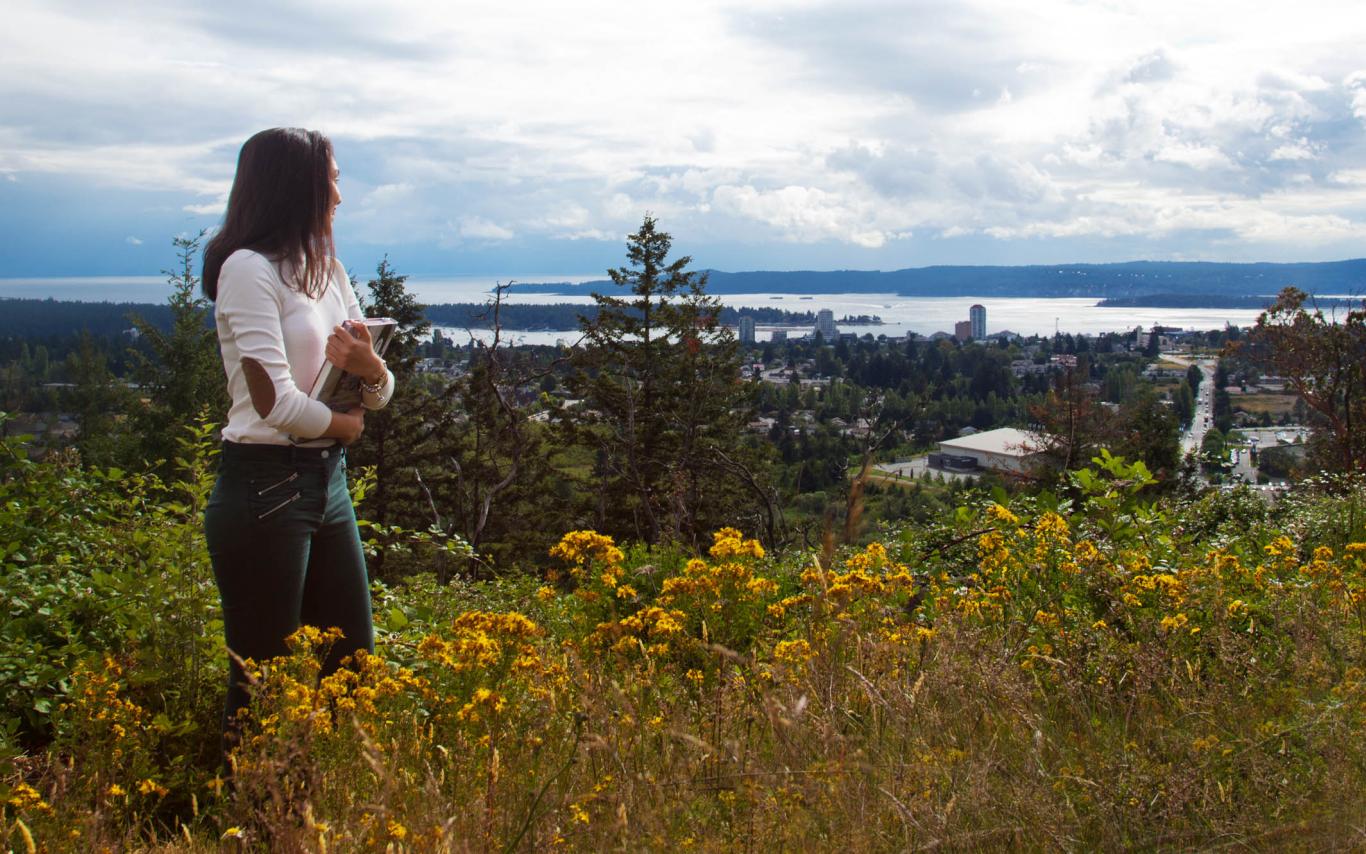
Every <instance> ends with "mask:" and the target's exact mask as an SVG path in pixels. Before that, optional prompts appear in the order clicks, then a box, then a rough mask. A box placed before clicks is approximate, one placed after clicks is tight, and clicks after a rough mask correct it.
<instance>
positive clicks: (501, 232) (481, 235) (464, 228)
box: [459, 216, 515, 240]
mask: <svg viewBox="0 0 1366 854" xmlns="http://www.w3.org/2000/svg"><path fill="white" fill-rule="evenodd" d="M459 233H460V236H461V237H464V238H467V239H470V240H511V239H512V238H513V237H514V236H515V235H514V234H513V233H512V231H511V230H509V229H506V228H504V227H503V226H501V225H498V224H497V223H495V222H491V221H489V220H487V219H484V218H483V217H481V216H464V217H461V218H460V228H459Z"/></svg>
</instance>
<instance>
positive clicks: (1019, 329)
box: [0, 274, 1258, 344]
mask: <svg viewBox="0 0 1366 854" xmlns="http://www.w3.org/2000/svg"><path fill="white" fill-rule="evenodd" d="M600 278H602V276H601V274H596V275H567V276H547V275H544V274H538V275H534V276H526V277H522V278H520V279H519V278H518V277H516V276H513V277H508V278H494V277H490V276H459V277H444V278H437V277H431V278H427V277H420V276H413V277H410V278H409V280H408V288H409V291H410V292H412V293H413V294H415V295H416V296H417V298H418V299H419V300H420V301H422V302H426V303H468V302H476V303H477V302H486V301H488V300H489V299H491V291H492V288H493V287H494V286H495V285H496V284H498V283H500V282H502V283H506V282H508V281H512V282H514V284H513V285H512V286H511V288H510V289H509V291H508V293H507V295H506V300H507V301H508V302H510V303H533V304H534V303H572V304H588V303H591V302H592V299H591V298H590V297H589V296H587V295H556V294H547V293H519V292H518V289H517V286H516V284H515V282H516V281H529V282H530V281H534V282H546V281H564V282H571V283H578V282H585V281H591V280H595V279H600ZM169 293H170V288H169V286H168V285H167V284H166V281H165V279H164V278H162V277H158V276H134V277H115V276H108V277H85V278H62V279H0V297H30V298H42V299H45V298H48V297H51V298H53V299H58V300H79V301H83V302H99V301H109V302H163V301H164V300H165V299H166V297H167V295H168V294H169ZM721 301H722V303H723V304H725V305H728V306H733V307H735V308H736V309H740V310H743V309H744V308H746V307H756V308H762V307H768V308H781V309H786V310H788V311H810V312H813V313H814V312H817V311H819V310H820V309H823V308H828V309H830V310H831V311H832V312H834V314H835V318H836V321H837V325H839V324H838V319H839V318H840V317H842V316H844V315H858V314H868V315H878V316H880V317H881V318H882V320H883V323H882V324H881V325H877V326H840V329H841V331H843V332H856V333H858V334H860V335H861V334H863V333H865V332H870V333H872V334H873V335H886V336H888V337H903V336H905V335H906V333H908V332H914V333H916V334H919V335H932V334H934V333H935V332H950V333H951V332H953V325H954V323H955V322H957V321H960V320H967V319H968V307H969V306H971V305H973V304H975V303H980V304H981V305H983V306H985V307H986V310H987V332H988V333H994V332H1000V331H1003V330H1010V331H1012V332H1016V333H1019V334H1021V335H1051V334H1053V333H1054V332H1055V331H1057V332H1067V333H1072V334H1079V333H1080V334H1092V335H1094V334H1096V333H1099V332H1120V331H1126V330H1130V329H1133V328H1134V327H1142V328H1144V329H1149V328H1151V327H1152V326H1153V325H1154V324H1160V325H1162V326H1171V327H1177V328H1181V329H1221V328H1223V327H1224V326H1225V325H1228V324H1232V325H1234V326H1251V325H1252V324H1253V323H1255V322H1256V320H1257V315H1258V312H1257V311H1256V310H1253V309H1179V308H1104V307H1101V306H1098V305H1096V303H1097V302H1098V301H1099V298H1091V297H1068V298H1061V299H1049V298H1043V299H1040V298H1032V297H1014V298H1001V297H976V296H972V295H970V294H968V295H964V296H961V297H903V296H898V295H897V294H866V293H856V294H813V295H802V296H798V295H796V294H781V293H754V294H726V295H722V296H721ZM776 328H784V327H773V326H766V325H760V326H759V327H758V328H757V329H756V337H757V338H758V339H759V340H761V341H764V340H768V338H769V337H770V336H771V335H772V333H773V331H774V329H776ZM444 331H445V332H446V333H447V334H448V335H450V336H452V337H455V338H456V340H461V339H462V338H463V337H464V336H465V334H466V333H465V330H463V329H446V330H444ZM807 331H808V330H807V328H806V327H797V328H789V332H790V334H793V335H800V334H805V333H806V332H807ZM476 334H479V333H478V331H476ZM507 337H509V338H511V339H512V341H514V342H517V343H526V344H555V343H557V342H564V343H572V342H573V341H574V339H575V337H576V336H575V334H574V332H573V330H564V331H559V332H555V331H550V332H545V331H537V332H516V331H511V332H507Z"/></svg>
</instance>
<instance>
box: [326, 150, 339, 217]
mask: <svg viewBox="0 0 1366 854" xmlns="http://www.w3.org/2000/svg"><path fill="white" fill-rule="evenodd" d="M328 175H329V177H330V179H331V180H330V181H329V184H330V186H331V188H332V209H331V214H332V216H334V217H335V216H336V215H337V205H339V204H341V190H339V189H337V179H338V178H340V177H341V170H340V169H338V168H337V161H336V159H335V158H333V160H332V162H331V163H330V164H329V165H328Z"/></svg>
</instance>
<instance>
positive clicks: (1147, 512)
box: [0, 432, 1366, 851]
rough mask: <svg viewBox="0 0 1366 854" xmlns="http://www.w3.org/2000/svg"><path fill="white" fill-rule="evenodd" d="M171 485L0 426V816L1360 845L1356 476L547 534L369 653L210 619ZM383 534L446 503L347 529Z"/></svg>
mask: <svg viewBox="0 0 1366 854" xmlns="http://www.w3.org/2000/svg"><path fill="white" fill-rule="evenodd" d="M211 448H212V445H211V443H210V442H209V440H208V434H207V432H205V433H201V434H199V435H198V436H196V437H192V438H191V439H189V440H187V441H186V442H185V445H184V449H183V450H184V455H183V459H182V460H180V472H181V474H180V475H179V476H178V477H177V478H176V479H174V480H172V481H162V480H159V479H156V478H153V477H150V476H145V475H138V476H135V475H130V474H127V473H124V472H117V471H104V472H100V471H95V472H92V471H88V470H83V469H81V468H80V467H78V466H75V465H71V464H66V463H63V461H61V460H54V461H49V462H45V463H31V462H27V461H25V460H22V459H21V458H19V457H17V456H11V458H9V459H8V460H7V461H6V462H5V463H4V466H5V469H4V477H3V480H2V481H0V493H3V501H0V519H2V520H3V531H4V535H3V536H0V551H2V552H3V573H4V574H3V580H2V581H0V599H3V607H4V613H5V623H4V627H3V630H2V631H3V635H4V643H3V645H2V646H0V715H3V718H0V726H3V730H2V731H0V732H2V733H3V746H2V747H0V760H3V766H0V767H2V769H3V771H2V772H0V819H2V825H3V829H4V833H5V834H6V839H5V842H6V845H7V847H8V848H10V849H12V850H17V851H25V850H29V851H44V850H46V851H62V850H82V851H84V850H99V849H101V848H104V849H108V850H135V849H146V850H158V851H167V850H191V851H199V850H202V851H220V850H229V851H232V850H272V851H275V850H303V851H370V850H376V851H383V850H393V851H519V850H535V851H540V850H559V849H563V850H591V851H602V850H629V851H650V850H653V851H665V850H669V851H672V850H698V851H783V850H787V851H810V850H842V851H883V850H906V849H913V850H938V849H951V850H994V849H1007V848H1009V849H1015V848H1024V849H1031V850H1036V849H1059V850H1075V851H1089V850H1096V849H1107V850H1117V849H1127V848H1134V847H1137V848H1144V849H1190V848H1219V847H1225V848H1233V849H1238V850H1284V849H1304V850H1324V849H1340V848H1353V847H1355V848H1361V847H1363V846H1366V797H1364V796H1363V795H1362V792H1363V791H1366V744H1364V743H1363V742H1364V741H1366V739H1363V732H1366V726H1364V725H1366V534H1364V533H1363V525H1364V524H1366V518H1364V517H1363V513H1364V512H1366V491H1363V489H1362V488H1361V486H1360V485H1358V484H1353V483H1350V482H1335V483H1324V484H1318V485H1314V484H1310V485H1307V486H1306V487H1305V488H1304V489H1303V490H1301V491H1300V492H1299V493H1296V494H1294V495H1292V496H1290V497H1289V498H1287V499H1285V500H1283V501H1282V502H1280V503H1279V504H1278V505H1277V506H1275V507H1267V506H1266V505H1264V504H1263V503H1262V502H1261V501H1260V500H1259V499H1257V498H1255V497H1253V496H1251V495H1248V494H1243V493H1228V494H1209V495H1204V496H1193V497H1189V498H1185V499H1180V500H1178V499H1175V498H1170V497H1167V498H1164V499H1162V500H1160V501H1159V500H1156V499H1152V498H1149V497H1147V491H1148V489H1149V488H1150V482H1149V479H1148V477H1147V473H1146V471H1144V470H1143V469H1142V467H1141V466H1129V465H1126V464H1125V463H1124V462H1123V461H1121V460H1116V459H1112V458H1109V457H1108V456H1107V457H1102V458H1100V459H1099V460H1097V464H1096V466H1095V468H1093V469H1091V470H1088V471H1085V472H1082V473H1081V474H1079V475H1078V476H1077V477H1076V478H1075V480H1074V482H1073V484H1072V488H1071V490H1070V492H1069V495H1068V496H1067V497H1065V498H1064V497H1061V496H1052V495H1048V494H1044V495H1041V496H1036V497H1031V498H1022V497H1016V498H1010V497H1008V496H1006V495H1005V494H1004V493H1001V492H999V491H998V492H997V493H996V494H995V495H986V494H982V495H979V496H977V497H976V498H975V499H974V500H973V501H972V502H971V503H969V504H968V505H966V506H964V507H962V508H960V509H959V510H958V512H957V513H956V514H954V515H953V516H952V517H951V518H946V519H942V520H939V521H938V522H936V523H935V524H932V525H928V526H922V525H916V526H907V527H905V528H890V529H887V530H883V531H879V532H875V533H874V534H873V535H872V539H871V541H867V540H865V541H861V542H859V543H850V544H842V545H841V544H836V543H834V542H827V543H826V544H825V546H824V547H823V548H820V549H817V550H793V551H789V552H786V553H783V554H771V553H769V552H767V551H766V550H765V548H764V547H763V546H762V545H761V544H760V543H759V542H758V541H756V540H755V539H753V538H751V537H750V536H749V535H748V534H747V533H745V532H741V531H738V530H735V529H730V528H726V529H723V530H720V531H717V532H716V533H715V535H714V538H713V543H712V544H711V546H710V548H709V549H708V550H707V551H705V553H701V554H690V553H687V552H685V551H684V550H681V549H678V548H655V549H652V550H647V549H644V548H641V547H636V546H632V545H630V544H623V543H615V542H613V541H611V540H610V539H608V538H607V537H604V536H601V535H599V534H596V533H594V532H593V531H571V532H566V533H565V534H564V536H563V538H562V539H561V541H560V542H559V544H558V545H557V546H556V547H555V548H554V549H553V550H551V552H550V553H549V554H547V555H546V556H545V560H544V564H543V565H542V566H540V567H537V568H536V571H535V572H531V571H527V572H522V573H518V574H515V575H508V576H506V577H500V578H498V579H495V580H492V581H483V582H479V583H473V582H460V581H457V582H453V583H449V584H438V583H437V582H436V581H435V579H434V578H433V577H432V576H417V577H414V578H413V579H412V580H411V581H409V582H407V583H405V584H403V585H402V586H396V587H393V588H384V587H378V586H377V588H376V590H375V614H376V623H377V628H378V637H379V642H378V649H377V652H376V654H375V655H373V656H364V657H362V658H361V659H360V660H359V661H357V662H355V664H354V666H353V667H352V668H349V669H345V670H342V671H340V672H338V673H336V674H334V675H332V676H329V677H327V678H323V679H321V680H320V679H319V661H320V660H321V656H322V653H323V651H324V650H325V649H326V648H327V645H328V644H329V643H330V642H331V641H332V640H333V639H334V638H333V636H332V635H331V634H330V633H329V632H327V631H320V630H316V629H305V630H301V631H300V632H299V633H298V634H297V635H296V636H295V637H294V639H293V648H294V650H295V651H294V654H293V655H292V656H290V657H289V658H286V659H281V660H276V661H268V662H253V663H252V664H251V667H250V671H251V674H252V677H253V680H254V682H255V694H256V698H255V706H254V709H253V714H252V717H251V719H250V720H249V721H248V722H247V724H246V726H247V729H246V736H245V738H244V741H243V744H242V746H241V748H240V749H239V751H238V752H237V754H236V755H235V757H234V761H235V768H236V773H235V775H234V777H233V781H232V784H231V785H227V784H225V782H224V777H223V775H222V774H221V769H220V766H219V757H218V732H219V722H218V714H219V711H218V710H219V708H220V703H221V697H222V689H223V686H222V682H223V678H224V673H225V670H226V653H225V651H224V650H223V649H222V642H221V639H220V635H221V626H220V625H219V624H218V623H217V622H216V620H217V617H216V608H217V599H216V593H215V591H214V587H213V582H212V577H211V574H210V572H209V568H208V563H207V557H206V555H205V554H204V550H203V543H202V535H201V533H200V527H199V514H200V512H201V508H202V504H203V501H204V496H205V493H206V490H207V488H208V484H209V483H210V480H211V470H212V465H213V462H212V452H211ZM370 533H371V535H372V536H374V537H375V540H376V543H375V545H376V547H377V548H378V547H383V548H387V549H390V550H391V551H390V554H389V555H388V557H387V559H388V560H393V561H398V560H404V559H410V560H413V561H430V560H431V559H432V555H433V553H435V552H439V551H441V550H442V549H450V548H451V546H450V544H448V543H443V542H441V541H440V539H439V538H436V537H433V536H412V537H407V538H401V537H396V536H393V535H392V532H383V531H374V530H373V529H371V530H370Z"/></svg>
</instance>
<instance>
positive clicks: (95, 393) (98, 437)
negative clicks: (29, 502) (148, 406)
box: [64, 332, 131, 467]
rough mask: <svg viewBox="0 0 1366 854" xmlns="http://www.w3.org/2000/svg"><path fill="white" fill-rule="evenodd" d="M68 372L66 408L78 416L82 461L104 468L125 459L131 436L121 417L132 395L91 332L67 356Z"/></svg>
mask: <svg viewBox="0 0 1366 854" xmlns="http://www.w3.org/2000/svg"><path fill="white" fill-rule="evenodd" d="M66 375H67V377H68V378H69V379H70V380H71V383H72V388H71V390H70V393H69V397H68V400H67V402H66V406H65V407H64V408H66V409H67V410H69V411H70V412H72V413H74V414H75V417H76V431H77V432H76V448H77V449H78V450H79V451H80V452H81V460H82V461H83V462H84V463H86V464H87V465H92V466H101V467H103V466H110V465H114V464H116V463H120V462H123V461H124V458H125V457H126V456H127V455H128V449H127V446H128V445H129V440H130V438H131V437H129V436H128V434H127V432H126V430H127V427H126V424H124V423H123V422H122V419H121V417H120V416H121V414H122V413H123V412H125V411H127V407H128V403H129V395H128V392H127V390H126V389H125V387H124V386H123V384H122V383H120V382H119V381H118V380H117V379H115V378H114V376H113V375H112V374H110V373H109V368H108V365H107V363H106V362H105V358H104V353H102V352H100V350H99V348H98V347H96V346H95V342H94V339H93V338H91V336H90V333H88V332H85V333H82V335H81V343H80V346H79V348H78V349H77V350H76V351H75V352H74V353H71V354H70V355H68V356H67V358H66Z"/></svg>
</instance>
